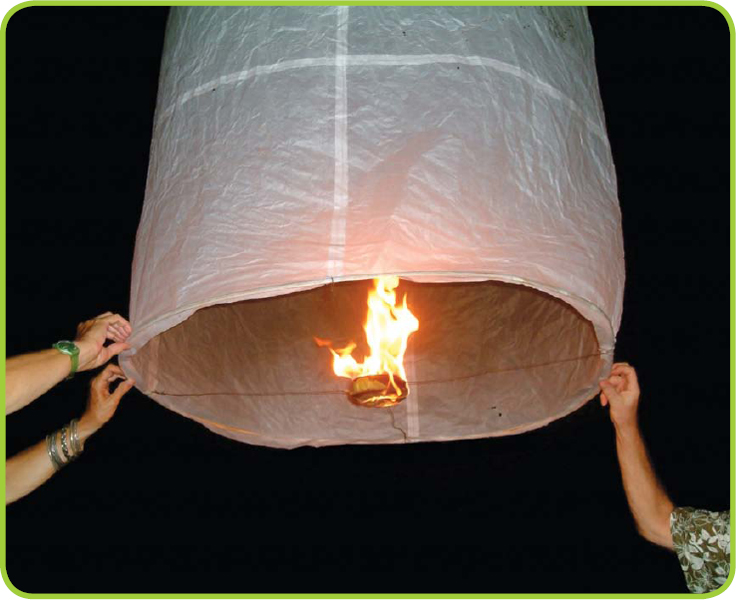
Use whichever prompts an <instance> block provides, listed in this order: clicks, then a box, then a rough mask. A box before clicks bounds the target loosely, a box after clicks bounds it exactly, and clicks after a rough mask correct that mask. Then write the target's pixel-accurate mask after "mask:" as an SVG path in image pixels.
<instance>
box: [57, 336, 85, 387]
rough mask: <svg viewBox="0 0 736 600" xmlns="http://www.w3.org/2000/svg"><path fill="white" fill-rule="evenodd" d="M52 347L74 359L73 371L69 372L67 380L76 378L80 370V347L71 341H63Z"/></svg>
mask: <svg viewBox="0 0 736 600" xmlns="http://www.w3.org/2000/svg"><path fill="white" fill-rule="evenodd" d="M51 347H52V348H55V349H56V350H58V351H59V352H61V353H62V354H66V355H67V356H68V357H69V358H71V359H72V369H71V371H69V375H68V377H67V379H71V378H72V377H74V373H76V372H77V369H78V368H79V347H78V346H77V345H76V344H75V343H74V342H70V341H69V340H61V341H59V342H56V343H55V344H53V345H52V346H51Z"/></svg>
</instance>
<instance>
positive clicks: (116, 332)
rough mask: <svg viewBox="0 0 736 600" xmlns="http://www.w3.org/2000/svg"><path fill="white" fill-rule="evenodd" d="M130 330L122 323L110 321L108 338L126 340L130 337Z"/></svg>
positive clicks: (119, 340) (118, 340)
mask: <svg viewBox="0 0 736 600" xmlns="http://www.w3.org/2000/svg"><path fill="white" fill-rule="evenodd" d="M128 335H129V333H128V331H127V330H125V329H124V328H123V326H122V324H119V323H110V324H109V325H108V326H107V339H109V340H113V341H115V342H124V341H125V340H127V339H128Z"/></svg>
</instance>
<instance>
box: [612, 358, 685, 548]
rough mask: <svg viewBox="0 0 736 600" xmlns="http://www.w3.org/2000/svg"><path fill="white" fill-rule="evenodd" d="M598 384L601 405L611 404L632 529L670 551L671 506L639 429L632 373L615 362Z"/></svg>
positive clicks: (634, 376)
mask: <svg viewBox="0 0 736 600" xmlns="http://www.w3.org/2000/svg"><path fill="white" fill-rule="evenodd" d="M600 385H601V390H602V393H601V405H603V406H605V405H606V404H610V405H611V421H613V424H614V427H615V428H616V452H617V454H618V462H619V465H620V466H621V477H622V479H623V483H624V490H625V491H626V498H627V500H628V501H629V507H630V508H631V512H632V514H633V515H634V520H635V521H636V527H637V529H638V530H639V533H640V534H641V535H642V536H643V537H644V538H646V539H647V540H649V541H650V542H653V543H655V544H658V545H660V546H664V547H665V548H669V549H670V550H672V549H674V546H673V543H672V533H671V531H670V514H671V513H672V510H673V509H674V505H673V504H672V501H671V500H670V498H669V496H668V495H667V492H665V490H664V488H663V487H662V485H661V484H660V483H659V481H658V480H657V476H656V474H655V472H654V468H653V467H652V463H651V461H650V460H649V456H648V454H647V449H646V446H645V445H644V440H643V438H642V436H641V431H640V430H639V423H638V420H637V407H638V404H639V383H638V380H637V377H636V371H634V369H633V367H631V366H629V365H627V364H625V363H617V364H615V365H613V369H612V370H611V376H610V377H609V378H608V379H605V380H603V381H602V382H601V384H600Z"/></svg>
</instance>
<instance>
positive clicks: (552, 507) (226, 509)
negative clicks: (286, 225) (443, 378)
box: [7, 7, 729, 593]
mask: <svg viewBox="0 0 736 600" xmlns="http://www.w3.org/2000/svg"><path fill="white" fill-rule="evenodd" d="M166 14H167V9H166V8H144V7H139V8H128V7H126V8H92V7H90V8H66V7H60V8H50V7H44V8H41V7H32V8H26V9H24V10H22V11H20V12H19V13H17V14H16V15H15V16H13V17H12V19H11V21H10V23H9V25H8V32H7V43H8V45H7V51H8V56H7V65H8V76H7V100H8V107H7V119H8V130H7V131H8V133H7V156H8V158H7V169H8V171H7V172H8V182H7V354H8V355H14V354H18V353H22V352H26V351H32V350H37V349H42V348H46V347H48V346H49V345H50V344H51V343H52V342H54V341H56V340H58V339H62V338H69V337H71V336H73V334H74V328H75V326H76V323H77V322H78V321H80V320H83V319H85V318H89V317H91V316H93V315H96V314H98V313H101V312H104V311H106V310H112V311H116V312H120V313H122V314H127V307H128V294H129V289H130V265H131V260H132V255H133V248H134V243H135V233H136V228H137V225H138V220H139V218H140V213H141V206H142V202H143V195H144V185H145V177H146V169H147V161H148V150H149V143H150V132H151V123H152V118H153V107H154V102H155V97H156V85H157V77H158V66H159V57H160V52H161V46H162V40H163V32H164V26H165V21H166ZM590 20H591V23H592V25H593V29H594V34H595V39H596V56H597V64H598V73H599V78H600V87H601V94H602V97H603V102H604V106H605V110H606V118H607V123H608V129H609V135H610V140H611V145H612V149H613V155H614V160H615V163H616V170H617V175H618V181H619V192H620V201H621V207H622V211H623V219H624V236H625V247H626V263H627V276H628V280H627V287H626V295H625V309H624V317H623V323H622V327H621V331H620V333H619V338H618V344H617V349H616V358H617V359H619V360H622V359H623V360H628V361H629V362H631V363H632V364H634V365H635V366H637V367H638V369H639V373H640V380H641V384H642V387H643V390H644V393H643V396H642V406H641V421H642V427H643V430H644V433H645V436H646V439H647V441H648V443H649V446H650V450H651V455H652V457H653V461H654V463H655V465H656V468H657V470H658V472H659V474H660V476H661V479H662V480H663V482H664V484H665V485H666V487H667V488H668V490H669V491H670V493H671V495H672V497H673V499H674V501H675V502H676V503H678V504H685V505H695V506H698V507H707V508H713V509H724V508H727V507H728V502H729V326H728V322H729V320H728V319H729V317H728V314H729V313H728V302H729V300H728V289H729V270H728V253H729V250H728V247H729V246H728V240H729V224H728V222H729V220H728V214H729V187H728V182H729V121H728V118H729V117H728V108H729V97H728V81H729V79H728V59H729V54H728V53H729V49H728V43H729V33H728V26H727V24H726V21H725V19H724V18H723V17H722V16H721V15H720V14H719V13H718V12H716V11H715V10H713V9H710V8H705V7H695V8H693V7H689V8H685V7H679V8H678V7H672V8H648V7H636V8H634V7H631V8H619V7H615V8H613V7H609V8H600V7H599V8H591V9H590ZM88 381H89V376H88V375H87V374H84V375H80V376H77V377H76V378H75V379H74V380H72V381H71V382H65V383H62V384H61V385H59V386H58V387H56V388H55V389H54V390H53V391H52V392H50V393H49V394H47V395H46V396H44V397H42V398H40V399H39V400H37V401H36V402H35V403H34V404H33V405H31V406H30V407H28V408H26V409H25V410H23V411H22V412H20V413H17V414H13V415H12V416H10V417H9V418H8V427H7V451H8V454H9V455H12V454H14V453H15V452H17V451H19V450H20V449H22V448H24V447H26V446H29V445H31V444H33V443H35V442H37V441H38V440H40V439H42V437H43V436H44V435H45V434H46V433H48V432H49V431H51V430H53V429H55V428H58V427H59V426H61V425H62V424H63V423H65V422H67V421H68V420H69V419H70V418H71V417H73V416H75V415H79V414H81V412H82V410H83V408H84V404H85V399H86V386H87V383H88ZM7 569H8V574H9V577H10V579H11V581H12V582H13V583H14V584H15V585H16V586H17V587H18V588H20V589H21V590H23V591H25V592H148V593H151V592H261V593H266V592H320V593H326V592H343V593H347V592H376V593H377V592H391V593H397V592H425V593H430V592H448V593H449V592H478V593H481V592H488V593H490V592H532V591H538V592H563V593H572V592H684V591H686V588H685V585H684V579H683V577H682V574H681V573H680V570H679V567H678V564H677V561H676V558H675V557H674V555H671V554H669V553H668V552H666V551H664V550H661V549H658V548H657V547H654V546H652V545H650V544H648V543H647V542H645V541H644V540H643V539H641V538H640V537H639V536H638V535H637V533H636V531H635V528H634V525H633V522H632V519H631V517H630V515H629V511H628V508H627V504H626V499H625V496H624V493H623V490H622V487H621V483H620V476H619V471H618V466H617V462H616V455H615V447H614V437H613V431H612V428H611V425H610V422H609V420H608V416H607V413H606V411H605V410H604V409H602V408H601V407H600V406H599V405H598V403H597V401H594V402H590V403H589V404H587V405H586V406H585V407H583V408H582V409H580V410H579V411H578V412H577V413H575V414H573V415H571V416H570V417H568V418H566V419H564V420H562V421H558V422H556V423H553V424H552V425H550V426H548V427H546V428H544V429H542V430H539V431H536V432H532V433H528V434H524V435H521V436H515V437H509V438H502V439H490V440H481V441H469V442H452V443H444V444H439V443H437V444H417V445H408V446H401V447H381V446H375V447H336V448H327V449H320V450H316V449H299V450H295V451H278V450H271V449H265V448H259V447H253V446H248V445H244V444H239V443H236V442H233V441H229V440H227V439H224V438H221V437H219V436H217V435H215V434H212V433H210V432H209V431H207V430H206V429H204V428H203V427H201V426H199V425H198V424H196V423H194V422H192V421H189V420H187V419H184V418H182V417H179V416H177V415H175V414H174V413H171V412H169V411H167V410H165V409H164V408H162V407H160V406H158V405H157V404H156V403H154V402H153V401H151V400H149V399H147V398H146V397H144V396H143V395H142V394H140V393H139V392H138V391H133V392H131V393H130V394H128V396H126V398H124V400H123V402H122V404H121V406H120V409H119V411H118V413H117V415H116V417H115V418H114V419H113V420H112V421H111V422H110V424H108V426H107V427H106V428H105V429H103V430H102V431H101V432H100V433H99V434H98V435H97V436H95V437H94V438H92V439H91V440H90V442H89V443H88V447H87V451H86V452H85V455H84V456H83V458H82V459H81V460H80V461H78V462H77V463H75V464H74V465H73V466H71V467H69V468H67V469H66V470H64V471H63V472H62V473H60V474H59V475H58V476H56V477H54V478H53V479H52V480H51V481H50V482H48V483H47V484H45V485H44V486H43V487H42V488H40V489H39V490H37V491H36V492H34V493H32V494H31V495H30V496H28V497H27V498H25V499H23V500H21V501H19V502H17V503H15V504H14V505H11V506H10V507H9V508H8V510H7Z"/></svg>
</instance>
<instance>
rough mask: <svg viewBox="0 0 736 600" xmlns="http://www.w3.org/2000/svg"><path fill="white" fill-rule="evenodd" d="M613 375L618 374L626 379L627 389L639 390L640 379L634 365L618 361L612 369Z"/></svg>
mask: <svg viewBox="0 0 736 600" xmlns="http://www.w3.org/2000/svg"><path fill="white" fill-rule="evenodd" d="M611 375H616V376H619V377H621V378H622V379H623V380H624V386H625V389H627V390H630V391H637V392H638V391H639V380H638V378H637V376H636V370H635V369H634V367H632V366H631V365H629V364H627V363H616V364H615V365H613V368H612V369H611Z"/></svg>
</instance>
